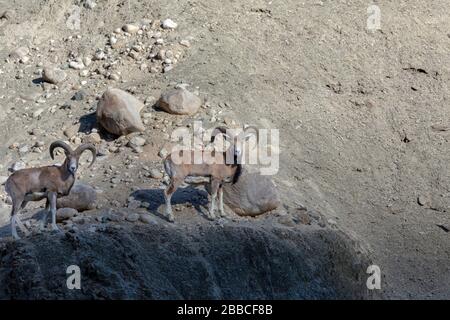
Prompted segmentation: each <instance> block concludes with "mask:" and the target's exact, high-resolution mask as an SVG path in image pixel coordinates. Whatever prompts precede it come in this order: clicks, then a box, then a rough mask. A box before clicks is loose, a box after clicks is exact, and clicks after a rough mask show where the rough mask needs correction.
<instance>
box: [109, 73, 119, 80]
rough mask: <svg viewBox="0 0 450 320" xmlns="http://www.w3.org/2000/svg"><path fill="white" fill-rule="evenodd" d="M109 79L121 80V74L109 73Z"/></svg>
mask: <svg viewBox="0 0 450 320" xmlns="http://www.w3.org/2000/svg"><path fill="white" fill-rule="evenodd" d="M109 79H111V80H114V81H119V80H120V76H119V75H118V74H116V73H112V74H110V75H109Z"/></svg>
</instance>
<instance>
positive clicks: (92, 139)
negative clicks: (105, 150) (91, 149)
mask: <svg viewBox="0 0 450 320" xmlns="http://www.w3.org/2000/svg"><path fill="white" fill-rule="evenodd" d="M100 142H102V138H101V137H100V135H99V134H98V133H96V132H95V133H91V134H89V135H87V136H85V137H84V138H83V143H93V144H98V143H100Z"/></svg>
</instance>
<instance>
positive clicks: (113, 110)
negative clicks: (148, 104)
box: [97, 89, 145, 136]
mask: <svg viewBox="0 0 450 320" xmlns="http://www.w3.org/2000/svg"><path fill="white" fill-rule="evenodd" d="M143 107H144V104H143V103H142V102H141V101H139V100H138V99H136V98H135V97H134V96H132V95H131V94H129V93H127V92H125V91H123V90H120V89H108V90H107V91H105V93H104V94H103V96H102V97H101V99H100V100H99V102H98V105H97V120H98V122H99V123H100V125H101V126H102V127H104V128H105V129H106V130H107V131H108V132H110V133H112V134H115V135H119V136H120V135H126V134H129V133H131V132H139V131H144V130H145V127H144V124H143V123H142V119H141V116H140V111H141V110H142V108H143Z"/></svg>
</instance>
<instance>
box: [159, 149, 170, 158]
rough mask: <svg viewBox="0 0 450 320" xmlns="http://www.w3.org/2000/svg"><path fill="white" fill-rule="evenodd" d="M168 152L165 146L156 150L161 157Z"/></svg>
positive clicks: (165, 155)
mask: <svg viewBox="0 0 450 320" xmlns="http://www.w3.org/2000/svg"><path fill="white" fill-rule="evenodd" d="M168 154H169V152H168V151H167V150H166V149H165V148H162V149H161V150H160V151H159V152H158V156H160V157H161V158H165V157H167V155H168Z"/></svg>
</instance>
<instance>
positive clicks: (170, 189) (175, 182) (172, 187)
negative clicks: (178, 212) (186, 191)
mask: <svg viewBox="0 0 450 320" xmlns="http://www.w3.org/2000/svg"><path fill="white" fill-rule="evenodd" d="M182 183H183V180H180V179H171V181H170V184H169V185H168V186H167V188H166V190H164V198H165V200H166V216H167V220H169V221H170V222H174V221H175V219H174V217H173V212H172V204H171V199H172V195H173V194H174V193H175V191H176V190H177V188H178V187H179V186H180V185H181V184H182Z"/></svg>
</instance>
